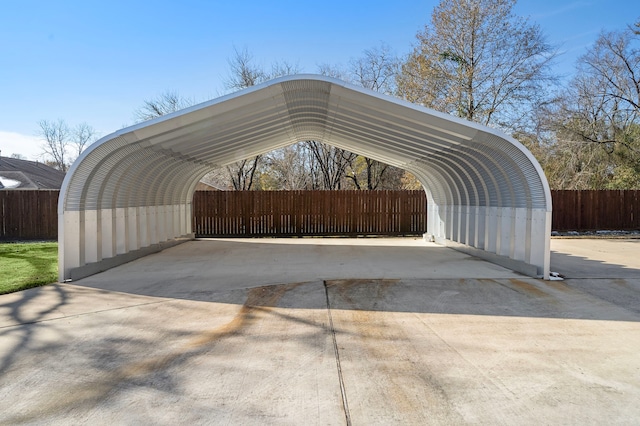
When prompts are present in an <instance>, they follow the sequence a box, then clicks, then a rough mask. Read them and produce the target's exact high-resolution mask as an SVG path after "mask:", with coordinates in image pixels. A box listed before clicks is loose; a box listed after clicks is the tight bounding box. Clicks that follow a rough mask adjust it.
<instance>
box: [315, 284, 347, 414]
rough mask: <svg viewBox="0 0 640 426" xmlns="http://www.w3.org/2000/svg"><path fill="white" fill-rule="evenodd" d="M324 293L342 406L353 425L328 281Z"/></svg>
mask: <svg viewBox="0 0 640 426" xmlns="http://www.w3.org/2000/svg"><path fill="white" fill-rule="evenodd" d="M322 284H323V285H324V294H325V297H326V298H327V316H328V317H329V327H330V329H331V338H332V339H333V351H334V352H335V355H336V368H337V369H338V380H339V381H340V394H341V395H342V408H343V410H344V416H345V420H346V422H347V426H351V415H350V413H349V403H348V401H347V392H346V389H345V387H344V378H343V376H342V367H341V366H340V351H339V350H338V341H337V339H336V329H335V328H334V327H333V317H332V316H331V302H330V301H329V288H328V287H327V282H326V281H323V282H322Z"/></svg>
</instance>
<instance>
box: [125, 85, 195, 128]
mask: <svg viewBox="0 0 640 426" xmlns="http://www.w3.org/2000/svg"><path fill="white" fill-rule="evenodd" d="M195 103H196V102H195V101H194V100H193V99H190V98H185V97H183V96H181V95H180V94H178V92H176V91H174V90H167V91H166V92H163V93H161V94H160V95H159V96H158V97H156V98H154V99H150V100H146V101H144V103H143V105H142V106H141V107H140V108H138V109H137V110H136V111H135V112H134V117H135V120H136V122H138V123H139V122H142V121H147V120H151V119H152V118H156V117H161V116H163V115H166V114H170V113H172V112H176V111H180V110H181V109H184V108H188V107H190V106H192V105H194V104H195Z"/></svg>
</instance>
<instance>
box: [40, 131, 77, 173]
mask: <svg viewBox="0 0 640 426" xmlns="http://www.w3.org/2000/svg"><path fill="white" fill-rule="evenodd" d="M38 126H39V128H40V129H39V131H38V135H39V136H40V137H42V139H43V140H44V144H43V145H42V150H43V152H44V154H45V155H47V156H49V157H50V158H51V159H52V160H53V162H54V164H55V167H56V168H57V169H58V170H61V171H63V172H66V171H67V169H68V168H69V163H68V162H69V159H68V154H67V151H68V149H69V143H70V137H71V130H70V129H69V126H68V125H67V123H66V122H65V121H64V120H62V119H59V120H57V121H48V120H40V121H39V122H38Z"/></svg>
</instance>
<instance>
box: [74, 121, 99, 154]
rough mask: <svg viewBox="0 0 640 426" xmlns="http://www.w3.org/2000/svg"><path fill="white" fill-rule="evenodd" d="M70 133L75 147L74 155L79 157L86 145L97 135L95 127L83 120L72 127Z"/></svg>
mask: <svg viewBox="0 0 640 426" xmlns="http://www.w3.org/2000/svg"><path fill="white" fill-rule="evenodd" d="M71 133H72V145H73V146H74V147H75V151H76V157H79V156H80V154H82V152H83V151H84V150H85V149H86V148H87V146H89V145H90V144H92V143H93V142H94V141H95V140H96V137H97V132H96V129H94V128H93V126H90V125H88V124H87V123H85V122H83V123H80V124H78V125H77V126H76V127H74V128H73V130H72V131H71Z"/></svg>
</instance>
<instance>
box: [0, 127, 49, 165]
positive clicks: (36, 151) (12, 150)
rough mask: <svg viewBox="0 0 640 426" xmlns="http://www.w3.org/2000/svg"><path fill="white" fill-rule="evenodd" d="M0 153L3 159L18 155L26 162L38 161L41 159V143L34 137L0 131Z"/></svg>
mask: <svg viewBox="0 0 640 426" xmlns="http://www.w3.org/2000/svg"><path fill="white" fill-rule="evenodd" d="M0 151H1V152H2V156H3V157H10V156H11V154H20V155H23V156H25V157H26V158H27V159H28V160H38V159H41V157H42V141H41V140H40V139H39V138H38V137H36V136H30V135H23V134H21V133H15V132H5V131H2V130H0Z"/></svg>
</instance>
